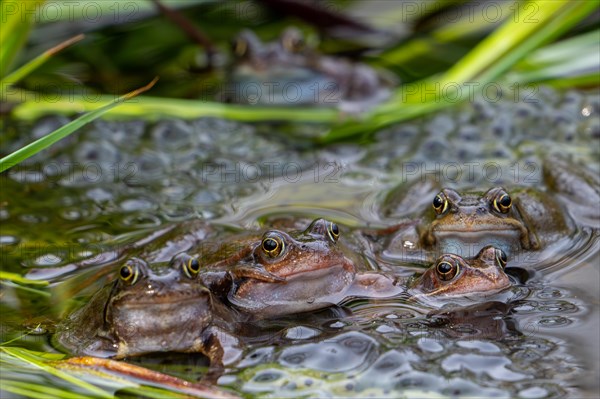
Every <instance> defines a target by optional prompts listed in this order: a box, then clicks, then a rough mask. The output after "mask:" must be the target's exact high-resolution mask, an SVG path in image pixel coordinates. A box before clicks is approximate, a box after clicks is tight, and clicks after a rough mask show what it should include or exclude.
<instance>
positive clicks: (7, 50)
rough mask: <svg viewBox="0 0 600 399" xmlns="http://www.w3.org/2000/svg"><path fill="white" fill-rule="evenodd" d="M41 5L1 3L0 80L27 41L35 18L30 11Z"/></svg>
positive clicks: (31, 1) (34, 0)
mask: <svg viewBox="0 0 600 399" xmlns="http://www.w3.org/2000/svg"><path fill="white" fill-rule="evenodd" d="M43 3H44V1H43V0H42V1H39V0H27V1H5V2H2V28H1V29H0V78H1V77H3V76H6V75H7V74H8V69H9V68H10V66H11V64H12V63H13V61H14V60H15V58H16V56H17V54H18V53H19V50H21V47H23V45H24V44H25V42H26V41H27V37H28V36H29V31H30V30H31V27H32V26H33V21H34V17H35V12H32V11H33V10H34V9H36V8H38V7H39V6H40V5H41V4H43Z"/></svg>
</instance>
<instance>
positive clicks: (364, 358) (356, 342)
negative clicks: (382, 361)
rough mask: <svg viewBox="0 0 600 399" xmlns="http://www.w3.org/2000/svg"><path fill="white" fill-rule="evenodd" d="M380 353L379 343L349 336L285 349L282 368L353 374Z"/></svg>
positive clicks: (353, 335)
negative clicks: (352, 372)
mask: <svg viewBox="0 0 600 399" xmlns="http://www.w3.org/2000/svg"><path fill="white" fill-rule="evenodd" d="M376 353H377V342H376V341H375V340H374V339H373V338H371V337H369V336H368V335H366V334H363V333H359V332H349V333H343V334H340V335H338V336H336V337H334V338H330V339H326V340H324V341H321V342H317V343H309V344H304V345H296V346H293V347H288V348H285V349H283V350H282V351H281V353H280V354H279V356H278V361H279V363H280V364H281V365H283V366H287V367H306V368H310V369H314V370H321V371H327V372H342V371H343V372H351V371H356V370H358V369H360V368H364V367H367V366H368V365H369V363H370V361H372V360H371V358H372V357H373V356H372V355H374V354H376Z"/></svg>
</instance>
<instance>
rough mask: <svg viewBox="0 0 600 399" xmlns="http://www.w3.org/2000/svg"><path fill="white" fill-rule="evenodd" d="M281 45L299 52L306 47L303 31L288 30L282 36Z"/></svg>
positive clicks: (293, 51)
mask: <svg viewBox="0 0 600 399" xmlns="http://www.w3.org/2000/svg"><path fill="white" fill-rule="evenodd" d="M281 45H282V46H283V48H284V49H285V50H287V51H289V52H290V53H298V52H300V51H302V50H303V49H304V47H305V43H304V38H303V36H302V32H300V31H299V30H297V29H288V30H286V31H285V32H284V33H283V35H282V38H281Z"/></svg>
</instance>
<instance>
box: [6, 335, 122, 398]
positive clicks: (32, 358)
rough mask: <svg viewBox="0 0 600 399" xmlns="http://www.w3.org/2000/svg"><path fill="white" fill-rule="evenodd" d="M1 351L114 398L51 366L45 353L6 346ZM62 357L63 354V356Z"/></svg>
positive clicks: (106, 396) (95, 393)
mask: <svg viewBox="0 0 600 399" xmlns="http://www.w3.org/2000/svg"><path fill="white" fill-rule="evenodd" d="M0 351H2V352H4V353H5V354H7V355H9V356H12V357H14V358H16V359H18V360H21V361H23V362H25V363H27V364H29V365H31V366H33V367H35V368H39V369H41V370H44V371H45V372H47V373H49V374H52V375H53V376H55V377H58V378H60V379H62V380H65V381H67V382H69V383H71V384H73V385H75V386H77V387H79V388H81V389H82V390H83V391H87V392H89V393H90V394H92V395H94V396H97V397H101V398H112V397H113V395H112V394H111V393H109V392H107V391H104V390H103V389H100V388H98V387H96V386H94V385H92V384H90V383H88V382H85V381H83V380H80V379H78V378H77V377H74V376H72V375H70V374H68V373H65V372H64V371H62V370H59V369H57V368H56V367H53V366H50V365H48V364H47V363H46V359H47V357H46V356H45V355H43V354H42V355H40V354H39V353H37V354H36V353H35V352H32V351H28V350H26V349H22V348H16V347H4V346H0ZM61 357H62V356H61Z"/></svg>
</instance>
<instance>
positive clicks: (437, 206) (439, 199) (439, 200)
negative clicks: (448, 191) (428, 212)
mask: <svg viewBox="0 0 600 399" xmlns="http://www.w3.org/2000/svg"><path fill="white" fill-rule="evenodd" d="M432 205H433V209H434V210H435V213H436V214H438V215H441V214H443V213H445V212H446V211H447V210H448V198H446V196H445V195H444V194H443V193H439V194H438V195H436V196H435V198H434V199H433V202H432Z"/></svg>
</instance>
